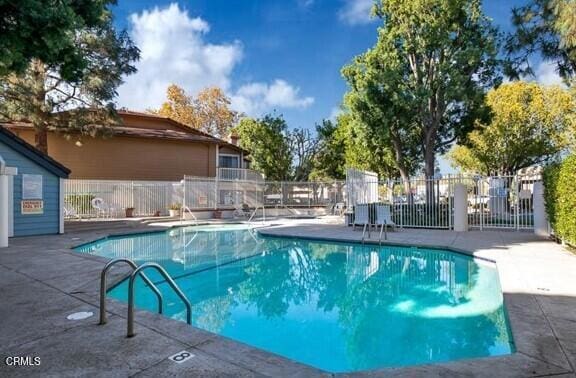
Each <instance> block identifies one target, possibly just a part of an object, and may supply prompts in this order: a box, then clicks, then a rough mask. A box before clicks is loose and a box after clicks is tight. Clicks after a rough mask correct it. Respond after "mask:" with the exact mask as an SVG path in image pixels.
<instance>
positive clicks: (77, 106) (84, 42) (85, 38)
mask: <svg viewBox="0 0 576 378" xmlns="http://www.w3.org/2000/svg"><path fill="white" fill-rule="evenodd" d="M100 17H102V18H105V22H104V20H101V22H102V24H101V25H99V26H98V27H97V28H84V29H81V30H76V32H75V33H74V43H75V45H76V48H77V49H78V53H81V54H82V55H83V56H84V60H83V62H84V63H83V64H84V66H83V67H82V70H81V72H79V73H78V77H77V78H76V79H75V80H66V79H65V77H66V76H67V74H68V73H65V72H64V73H63V72H62V70H63V69H65V67H61V66H60V65H58V64H49V63H46V62H43V61H41V60H39V59H33V60H32V61H31V63H30V64H29V66H28V68H27V69H26V71H25V72H24V73H23V74H20V75H16V74H10V75H8V76H6V77H2V78H0V118H2V119H4V120H26V121H29V122H31V123H32V125H33V126H34V129H35V132H36V136H35V139H36V147H37V148H38V149H40V150H41V151H43V152H45V153H47V152H48V137H47V131H48V130H49V129H52V130H54V131H56V132H59V133H62V134H64V135H65V136H67V137H70V136H72V135H74V136H78V135H80V136H82V135H91V136H94V135H96V134H99V133H103V132H106V131H107V130H108V129H109V127H108V126H110V125H114V124H116V123H118V119H117V115H116V112H115V109H114V104H113V102H112V101H113V99H114V97H115V96H116V94H117V93H116V88H117V87H118V86H119V85H120V84H121V83H122V78H123V76H124V75H128V74H131V73H133V72H135V71H136V68H135V67H134V66H133V65H132V63H133V62H134V61H135V60H137V59H138V58H139V50H138V48H137V47H135V46H134V45H133V43H132V41H131V40H130V38H129V37H128V36H127V35H126V34H125V33H121V34H117V33H116V31H115V30H114V27H113V24H112V18H111V15H110V14H109V13H105V14H102V15H100Z"/></svg>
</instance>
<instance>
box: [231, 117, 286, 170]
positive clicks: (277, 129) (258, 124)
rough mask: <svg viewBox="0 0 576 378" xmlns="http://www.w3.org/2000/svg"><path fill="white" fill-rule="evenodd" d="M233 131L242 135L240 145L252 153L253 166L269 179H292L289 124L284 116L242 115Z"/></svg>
mask: <svg viewBox="0 0 576 378" xmlns="http://www.w3.org/2000/svg"><path fill="white" fill-rule="evenodd" d="M234 131H235V132H236V133H237V134H238V136H239V137H240V146H241V147H242V148H245V149H246V150H247V151H249V152H250V156H251V158H252V168H253V169H255V170H257V171H260V172H262V173H263V174H264V176H265V177H266V179H267V180H272V181H285V180H288V179H289V178H290V173H291V163H292V156H291V153H290V152H291V151H290V142H289V138H288V126H287V125H286V121H284V118H282V116H276V115H272V114H268V115H266V116H264V117H263V118H261V119H252V118H243V119H242V120H240V123H239V124H238V126H237V127H236V128H235V129H234Z"/></svg>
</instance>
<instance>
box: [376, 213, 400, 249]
mask: <svg viewBox="0 0 576 378" xmlns="http://www.w3.org/2000/svg"><path fill="white" fill-rule="evenodd" d="M378 226H380V237H379V239H378V241H379V242H381V241H382V231H384V240H386V239H388V235H387V234H386V230H387V228H388V226H391V227H392V228H394V227H396V223H394V221H393V220H392V213H391V211H390V205H376V227H378Z"/></svg>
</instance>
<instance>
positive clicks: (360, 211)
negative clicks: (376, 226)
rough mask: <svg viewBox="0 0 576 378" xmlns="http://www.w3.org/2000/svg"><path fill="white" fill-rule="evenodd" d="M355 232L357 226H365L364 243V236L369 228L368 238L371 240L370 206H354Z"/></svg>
mask: <svg viewBox="0 0 576 378" xmlns="http://www.w3.org/2000/svg"><path fill="white" fill-rule="evenodd" d="M352 225H353V226H354V230H356V226H364V227H363V228H362V241H364V234H365V233H366V228H368V238H370V216H369V207H368V204H358V205H356V206H354V222H353V223H352Z"/></svg>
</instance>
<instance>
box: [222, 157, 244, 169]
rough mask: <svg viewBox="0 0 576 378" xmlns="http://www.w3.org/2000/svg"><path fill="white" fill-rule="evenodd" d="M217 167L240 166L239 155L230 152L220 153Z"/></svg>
mask: <svg viewBox="0 0 576 378" xmlns="http://www.w3.org/2000/svg"><path fill="white" fill-rule="evenodd" d="M218 167H219V168H241V162H240V156H239V155H232V154H220V155H219V156H218Z"/></svg>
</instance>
